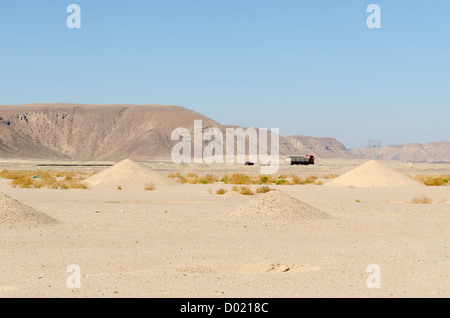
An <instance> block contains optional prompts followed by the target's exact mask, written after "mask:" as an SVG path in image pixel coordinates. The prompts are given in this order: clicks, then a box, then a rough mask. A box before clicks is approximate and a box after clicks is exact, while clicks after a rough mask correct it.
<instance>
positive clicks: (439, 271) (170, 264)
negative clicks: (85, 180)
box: [0, 159, 450, 298]
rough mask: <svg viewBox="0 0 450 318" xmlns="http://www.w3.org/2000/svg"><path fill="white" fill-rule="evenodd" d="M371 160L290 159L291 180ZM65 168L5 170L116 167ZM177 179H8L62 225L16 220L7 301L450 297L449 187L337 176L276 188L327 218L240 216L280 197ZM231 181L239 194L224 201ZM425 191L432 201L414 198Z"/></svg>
mask: <svg viewBox="0 0 450 318" xmlns="http://www.w3.org/2000/svg"><path fill="white" fill-rule="evenodd" d="M367 161H368V160H364V159H322V160H321V159H318V160H317V162H316V164H315V165H309V166H286V165H283V164H281V166H280V169H279V171H278V173H277V174H279V175H282V174H290V173H293V174H296V175H299V176H303V177H306V176H308V175H316V176H319V178H320V177H321V176H325V175H327V174H336V175H343V174H345V173H347V172H349V171H351V170H353V169H355V168H357V167H359V166H361V165H363V164H364V163H366V162H367ZM139 163H140V164H141V165H142V166H144V167H146V168H148V169H149V170H151V171H153V172H155V173H158V174H159V175H161V176H164V177H167V176H168V175H169V174H171V173H177V172H180V173H181V174H187V173H195V174H198V175H205V174H213V175H215V176H217V177H219V178H221V177H222V176H224V175H232V174H233V173H243V174H248V175H259V174H260V171H259V169H260V167H259V166H258V165H255V166H244V165H242V164H232V165H231V164H230V165H225V164H221V165H219V164H215V165H213V166H211V165H208V164H206V163H205V164H203V165H194V164H191V165H177V164H174V163H172V162H170V161H169V160H165V161H164V160H159V161H148V162H139ZM381 163H382V164H383V165H384V166H386V167H389V168H391V169H393V170H395V171H397V172H399V173H400V174H403V175H407V174H409V175H417V174H444V173H448V171H450V164H443V163H442V164H432V163H415V164H407V163H405V162H400V161H382V162H381ZM60 164H67V162H63V163H61V162H57V161H45V160H15V159H3V160H1V161H0V170H3V169H7V170H37V169H48V170H51V169H56V170H68V169H69V170H70V169H73V170H74V171H84V172H86V173H92V172H98V173H100V172H101V171H102V170H104V169H107V168H108V167H107V166H104V165H101V164H111V165H113V164H115V162H111V163H99V162H91V163H89V165H86V162H83V163H80V162H77V163H74V165H73V166H67V165H66V166H59V165H60ZM79 164H84V166H80V165H79ZM167 180H170V181H173V183H170V182H169V183H168V184H165V185H158V184H157V185H156V187H155V189H153V190H151V191H146V190H144V188H142V187H141V188H133V187H127V186H126V183H125V184H122V185H121V188H122V190H118V189H117V187H110V188H108V187H93V188H89V189H69V190H61V189H45V188H41V189H22V188H14V187H12V186H11V185H10V180H6V179H2V180H0V192H1V193H3V194H4V195H6V196H8V197H10V198H12V199H15V200H17V201H19V202H21V203H23V204H26V205H27V206H29V207H31V208H33V209H35V210H36V211H39V212H42V213H44V214H45V215H47V216H49V217H51V218H53V219H55V220H57V222H56V223H51V224H33V225H28V224H27V223H26V222H21V224H14V222H13V223H10V224H3V225H2V227H1V228H0V255H1V261H0V297H158V298H159V297H161V298H163V297H188V298H189V297H232V298H233V297H238V298H240V297H250V298H259V297H275V298H278V297H287V298H301V297H449V296H450V234H449V233H450V187H448V186H422V187H420V186H418V187H401V186H400V187H399V186H397V187H389V186H387V187H353V186H327V183H328V182H332V180H328V179H324V180H322V181H323V182H321V183H323V184H306V185H283V184H280V185H275V184H273V185H270V188H272V189H275V190H277V192H278V193H282V194H283V195H287V196H290V197H291V198H293V199H296V200H298V202H300V203H302V204H303V203H304V204H305V207H310V208H311V210H314V211H321V212H323V214H324V215H327V217H326V218H321V217H317V218H316V217H304V216H305V214H302V215H299V217H297V216H296V215H295V213H294V214H292V213H291V214H289V215H288V214H285V213H283V209H284V207H283V203H282V202H281V203H280V202H278V203H276V204H279V205H278V206H277V207H278V208H276V209H274V208H273V206H272V210H271V212H272V213H271V214H270V215H264V214H255V215H245V213H241V214H239V213H231V212H233V211H236V210H239V209H240V208H242V207H245V206H246V205H248V204H251V201H252V200H256V199H257V198H263V197H264V196H266V195H268V194H267V193H264V194H254V195H240V194H238V193H236V192H234V191H232V187H233V185H232V184H224V183H223V182H216V183H213V184H181V183H178V182H175V181H174V180H171V179H169V178H167ZM118 186H119V185H118ZM249 187H250V188H252V189H255V188H256V187H258V185H250V186H249ZM218 189H225V190H227V192H226V193H225V194H223V195H218V194H216V191H217V190H218ZM274 192H275V191H274ZM270 193H271V192H269V194H270ZM417 197H427V198H429V199H430V200H431V202H429V203H412V201H413V200H414V198H417ZM260 200H261V199H260ZM253 202H254V201H253ZM261 202H263V201H261ZM261 202H259V204H261ZM293 202H294V201H293ZM263 203H264V202H263ZM294 203H295V202H294ZM263 205H264V204H263ZM268 206H269V205H268ZM22 221H23V220H22ZM72 264H76V265H77V266H79V268H80V273H81V279H80V283H81V286H80V288H69V287H68V285H67V280H68V278H69V276H70V275H71V273H70V272H67V268H68V267H69V266H70V265H72ZM372 264H376V265H378V266H379V269H380V286H378V287H380V288H369V286H368V284H367V280H368V278H369V276H370V275H371V272H368V271H367V269H368V267H369V266H370V265H372Z"/></svg>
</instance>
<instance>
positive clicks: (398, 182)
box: [325, 160, 425, 188]
mask: <svg viewBox="0 0 450 318" xmlns="http://www.w3.org/2000/svg"><path fill="white" fill-rule="evenodd" d="M325 185H327V186H344V187H345V186H347V187H358V188H363V187H425V185H424V184H422V183H420V182H418V181H416V180H413V179H412V178H410V177H408V176H405V175H403V174H401V173H399V172H397V171H395V170H393V169H391V168H388V167H386V166H383V165H382V164H381V163H379V162H377V161H374V160H371V161H369V162H367V163H365V164H363V165H362V166H359V167H358V168H355V169H353V170H351V171H349V172H347V173H345V174H343V175H342V176H340V177H337V178H336V179H334V180H332V181H330V182H328V183H326V184H325Z"/></svg>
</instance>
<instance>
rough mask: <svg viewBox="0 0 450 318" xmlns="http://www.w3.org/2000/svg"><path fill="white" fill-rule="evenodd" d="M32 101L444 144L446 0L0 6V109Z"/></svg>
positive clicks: (448, 129)
mask: <svg viewBox="0 0 450 318" xmlns="http://www.w3.org/2000/svg"><path fill="white" fill-rule="evenodd" d="M71 3H75V4H78V5H79V6H80V7H81V29H69V28H67V26H66V19H67V17H68V16H69V13H66V8H67V6H68V5H69V4H71ZM371 3H376V4H378V5H379V6H380V7H381V29H369V28H368V27H367V26H366V19H367V17H368V16H369V13H367V12H366V7H367V6H368V5H369V4H371ZM36 102H48V103H50V102H69V103H89V104H103V103H130V104H151V103H158V104H170V105H181V106H185V107H188V108H191V109H193V110H195V111H198V112H200V113H203V114H205V115H207V116H210V117H212V118H213V119H215V120H217V121H219V122H220V123H222V124H236V125H242V126H254V127H263V128H280V133H281V134H282V135H283V136H287V135H291V134H302V135H310V136H322V137H327V136H329V137H335V138H337V139H338V140H340V141H342V142H343V143H344V144H345V145H346V146H347V147H349V148H357V147H363V146H364V145H365V142H366V140H367V139H380V140H381V141H382V144H383V145H386V144H400V143H408V142H433V141H450V1H448V0H434V1H424V0H422V1H414V0H383V1H382V0H372V1H365V0H345V1H336V0H326V1H325V0H322V1H320V0H316V1H311V0H308V1H302V0H279V1H275V0H270V1H267V0H239V1H238V0H226V1H225V0H176V1H175V0H159V1H152V0H147V1H136V0H134V1H133V0H130V1H111V0H108V1H106V0H95V1H93V0H70V1H65V0H41V1H35V0H28V1H21V0H15V1H1V2H0V104H25V103H36Z"/></svg>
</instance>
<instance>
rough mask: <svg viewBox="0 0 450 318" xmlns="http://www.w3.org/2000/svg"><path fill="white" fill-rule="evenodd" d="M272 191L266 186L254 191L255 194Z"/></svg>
mask: <svg viewBox="0 0 450 318" xmlns="http://www.w3.org/2000/svg"><path fill="white" fill-rule="evenodd" d="M273 190H274V189H271V188H269V187H268V186H261V187H258V188H257V189H256V191H255V192H256V193H266V192H269V191H273Z"/></svg>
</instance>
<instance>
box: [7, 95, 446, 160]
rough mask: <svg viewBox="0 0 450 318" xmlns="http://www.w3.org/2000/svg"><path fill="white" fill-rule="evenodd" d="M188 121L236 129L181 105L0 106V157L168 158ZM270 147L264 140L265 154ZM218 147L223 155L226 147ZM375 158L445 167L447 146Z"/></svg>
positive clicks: (286, 146)
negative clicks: (179, 130) (175, 137)
mask: <svg viewBox="0 0 450 318" xmlns="http://www.w3.org/2000/svg"><path fill="white" fill-rule="evenodd" d="M194 120H202V123H203V127H202V131H205V129H207V128H209V127H215V128H218V129H220V130H221V131H222V133H223V134H224V136H225V131H226V128H239V127H238V126H231V125H222V124H220V123H218V122H217V121H215V120H213V119H211V118H208V117H206V116H204V115H202V114H200V113H197V112H195V111H192V110H190V109H187V108H184V107H181V106H168V105H80V104H29V105H18V106H14V105H3V106H1V105H0V157H2V158H8V157H11V158H37V159H74V160H111V161H121V160H124V159H132V160H148V159H155V158H170V153H171V150H172V148H173V146H174V145H175V144H176V143H177V142H178V141H172V140H171V133H172V131H173V130H174V129H175V128H178V127H183V128H187V129H189V130H190V131H191V134H192V135H193V133H194V127H193V126H194ZM244 129H245V128H244ZM279 141H280V155H294V154H297V155H298V154H311V155H314V156H315V157H316V158H318V159H320V158H348V159H354V158H371V156H372V152H371V150H370V149H353V150H349V149H346V148H345V146H344V145H343V144H342V143H341V142H339V141H338V140H336V139H334V138H323V137H310V136H299V135H293V136H288V137H283V136H280V140H279ZM270 142H271V141H270V137H269V138H268V150H269V152H270ZM204 145H206V143H204ZM248 146H249V145H248V144H247V150H248ZM253 146H256V147H257V145H255V144H253ZM223 147H224V151H226V145H223ZM235 153H236V151H235ZM378 154H379V158H380V159H387V160H403V161H408V160H410V161H427V162H437V161H448V162H450V142H440V143H430V144H407V145H404V146H386V147H384V148H382V149H379V151H378Z"/></svg>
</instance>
